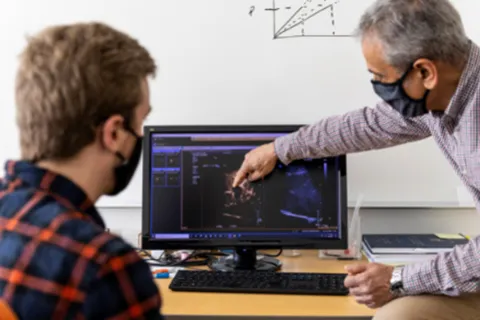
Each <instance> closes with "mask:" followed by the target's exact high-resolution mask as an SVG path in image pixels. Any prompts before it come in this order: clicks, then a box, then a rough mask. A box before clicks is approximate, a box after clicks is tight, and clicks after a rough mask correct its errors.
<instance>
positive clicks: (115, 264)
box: [84, 249, 163, 320]
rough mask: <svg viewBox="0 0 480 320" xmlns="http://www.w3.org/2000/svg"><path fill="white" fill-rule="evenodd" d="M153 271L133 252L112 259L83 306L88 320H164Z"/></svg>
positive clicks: (104, 268) (99, 274)
mask: <svg viewBox="0 0 480 320" xmlns="http://www.w3.org/2000/svg"><path fill="white" fill-rule="evenodd" d="M160 307H161V297H160V292H159V289H158V287H157V286H156V284H155V282H154V279H153V276H152V273H151V271H150V267H149V266H148V265H147V263H146V262H145V261H143V260H142V258H141V257H140V256H139V255H138V254H137V252H135V251H134V249H131V250H128V251H124V252H122V253H117V254H116V255H114V256H112V257H109V258H108V260H107V261H106V263H105V264H103V265H102V266H101V269H100V271H99V273H98V279H96V281H94V284H93V285H92V286H91V288H90V289H89V291H88V295H87V298H86V302H85V304H84V315H85V318H86V319H132V320H134V319H146V320H162V319H163V317H162V315H161V314H160Z"/></svg>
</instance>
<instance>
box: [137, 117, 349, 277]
mask: <svg viewBox="0 0 480 320" xmlns="http://www.w3.org/2000/svg"><path fill="white" fill-rule="evenodd" d="M299 128H300V126H283V125H266V126H263V125H262V126H260V125H254V126H146V127H145V129H144V156H143V215H142V248H143V249H150V250H174V249H203V250H205V249H225V248H232V249H234V251H235V253H236V254H235V259H233V261H230V262H229V265H228V266H221V267H219V268H220V269H221V268H226V269H228V268H230V269H232V268H233V269H235V268H242V269H249V268H257V269H262V270H263V269H269V268H272V267H273V266H275V267H276V268H278V264H276V262H273V261H272V259H270V261H266V260H262V261H263V262H262V261H258V260H257V259H256V257H257V254H256V250H258V249H345V248H346V247H347V190H346V189H347V188H346V187H347V172H346V157H345V156H344V155H341V156H337V157H329V158H323V159H305V160H298V161H294V162H292V163H291V164H289V165H287V166H285V165H284V164H282V163H281V162H278V163H277V165H276V168H275V169H274V171H273V172H272V173H271V174H269V175H267V176H266V177H265V178H264V179H261V180H259V181H256V182H250V181H245V182H244V183H243V184H242V185H241V186H240V187H237V188H233V187H232V183H233V178H234V176H235V173H236V172H237V170H238V169H239V168H240V166H241V165H242V162H243V160H244V156H245V154H246V153H247V152H249V151H250V150H252V149H253V148H255V147H257V146H260V145H262V144H265V143H268V142H271V141H273V140H274V139H275V138H277V137H279V136H282V135H285V134H288V133H291V132H293V131H295V130H297V129H299Z"/></svg>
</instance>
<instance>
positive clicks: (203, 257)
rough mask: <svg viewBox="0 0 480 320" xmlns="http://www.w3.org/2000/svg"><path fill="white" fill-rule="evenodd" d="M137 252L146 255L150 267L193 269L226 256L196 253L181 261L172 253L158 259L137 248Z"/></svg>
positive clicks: (164, 254)
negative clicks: (218, 257)
mask: <svg viewBox="0 0 480 320" xmlns="http://www.w3.org/2000/svg"><path fill="white" fill-rule="evenodd" d="M136 250H137V251H139V252H140V254H142V255H144V256H145V257H147V259H145V261H146V262H147V263H148V264H149V265H150V266H155V267H174V266H175V267H192V266H206V265H208V264H209V261H210V260H211V259H212V257H214V256H224V255H226V254H225V253H223V252H215V251H212V252H203V251H194V252H192V253H191V254H189V255H188V256H187V257H185V258H184V259H180V258H178V257H176V256H174V255H173V254H172V253H170V252H167V251H164V252H163V254H162V255H161V256H160V257H159V258H158V259H156V258H154V257H153V256H152V255H151V254H150V252H148V251H146V250H143V249H140V248H136Z"/></svg>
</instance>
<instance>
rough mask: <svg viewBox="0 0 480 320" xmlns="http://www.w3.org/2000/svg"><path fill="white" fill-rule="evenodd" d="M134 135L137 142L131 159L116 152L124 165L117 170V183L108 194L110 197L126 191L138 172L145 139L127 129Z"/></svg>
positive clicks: (115, 174)
mask: <svg viewBox="0 0 480 320" xmlns="http://www.w3.org/2000/svg"><path fill="white" fill-rule="evenodd" d="M127 131H128V132H130V133H131V134H132V135H134V136H135V138H136V139H137V141H136V142H135V146H134V147H133V151H132V154H131V156H130V159H128V160H127V159H126V158H125V157H124V156H123V155H122V154H121V153H120V152H116V153H115V155H116V156H117V157H118V158H119V159H120V160H122V162H123V163H122V164H121V165H120V166H118V167H116V168H115V172H114V177H115V183H114V186H113V189H112V190H111V191H110V192H109V193H107V194H108V195H110V196H114V195H117V194H119V193H120V192H122V191H123V190H125V188H126V187H127V186H128V184H129V183H130V181H131V180H132V177H133V174H134V173H135V170H137V167H138V162H139V161H140V156H141V154H142V142H143V138H142V137H139V136H138V135H137V134H136V133H135V132H134V131H133V130H131V129H127Z"/></svg>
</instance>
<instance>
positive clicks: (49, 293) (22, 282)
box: [0, 23, 161, 319]
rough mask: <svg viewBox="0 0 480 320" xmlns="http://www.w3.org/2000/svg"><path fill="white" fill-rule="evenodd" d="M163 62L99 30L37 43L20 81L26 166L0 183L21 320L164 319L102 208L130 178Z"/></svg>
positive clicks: (6, 248)
mask: <svg viewBox="0 0 480 320" xmlns="http://www.w3.org/2000/svg"><path fill="white" fill-rule="evenodd" d="M155 70H156V66H155V62H154V60H153V59H152V57H151V56H150V54H149V53H148V52H147V50H146V49H145V48H143V47H142V46H141V45H140V44H139V43H138V42H137V41H136V40H134V39H132V38H131V37H129V36H128V35H126V34H124V33H121V32H119V31H117V30H114V29H112V28H110V27H109V26H107V25H104V24H100V23H88V24H87V23H83V24H72V25H62V26H54V27H51V28H47V29H45V30H43V31H42V32H40V33H39V34H37V35H36V36H34V37H33V38H31V39H30V40H29V42H28V45H27V47H26V49H25V51H24V52H23V53H22V55H21V57H20V66H19V69H18V74H17V79H16V107H17V123H18V127H19V132H20V146H21V153H22V160H21V161H17V162H13V161H9V162H7V164H6V166H5V169H6V176H5V179H3V181H2V184H1V186H0V236H1V241H0V298H1V299H4V300H6V301H7V302H8V303H9V305H10V306H11V307H12V309H13V310H14V312H15V313H16V314H17V316H18V317H19V318H21V319H161V316H160V304H161V300H160V294H159V291H158V289H157V286H156V285H155V283H154V281H153V278H152V275H151V272H150V269H149V267H148V265H147V264H146V263H145V262H144V261H142V259H141V258H140V257H139V255H138V254H137V253H136V252H135V250H134V249H133V248H132V247H131V246H129V245H128V244H127V243H125V241H123V240H122V239H120V238H118V237H115V236H113V235H111V234H109V233H107V232H105V225H104V222H103V220H102V218H101V217H100V215H99V213H98V212H97V210H96V209H95V206H94V203H95V202H96V201H97V200H98V199H99V197H101V196H102V195H105V194H108V195H116V194H118V193H119V192H121V191H122V190H123V189H124V188H125V187H126V186H127V185H128V183H129V181H130V179H131V177H132V175H133V173H134V171H135V169H136V167H137V164H138V161H139V158H140V153H141V145H142V123H143V121H144V119H145V117H146V116H147V114H148V113H149V111H150V102H149V88H148V83H147V78H148V77H149V76H154V74H155Z"/></svg>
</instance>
